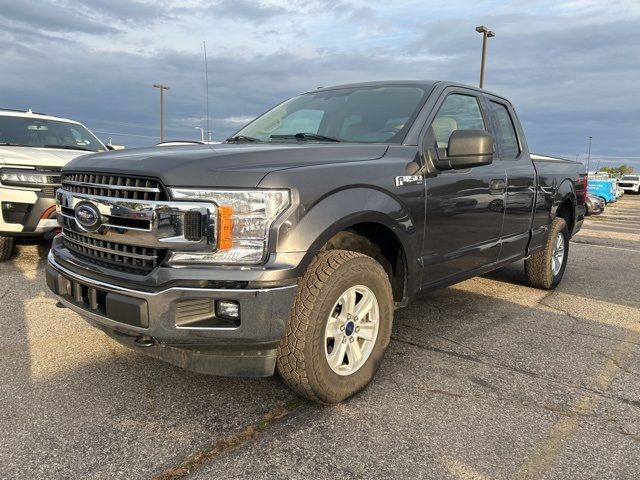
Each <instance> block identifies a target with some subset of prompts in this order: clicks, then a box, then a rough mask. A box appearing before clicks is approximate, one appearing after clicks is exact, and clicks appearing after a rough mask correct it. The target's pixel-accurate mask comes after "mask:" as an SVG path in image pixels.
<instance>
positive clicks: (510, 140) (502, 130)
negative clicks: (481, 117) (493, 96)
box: [489, 100, 520, 160]
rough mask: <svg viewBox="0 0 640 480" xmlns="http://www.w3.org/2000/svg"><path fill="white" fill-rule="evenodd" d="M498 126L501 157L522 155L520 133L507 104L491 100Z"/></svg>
mask: <svg viewBox="0 0 640 480" xmlns="http://www.w3.org/2000/svg"><path fill="white" fill-rule="evenodd" d="M489 108H490V110H491V114H492V115H493V118H494V121H495V127H496V148H497V150H498V154H499V155H500V158H502V159H504V160H514V159H516V158H517V157H518V155H520V144H519V142H518V134H517V133H516V128H515V126H514V124H513V119H512V118H511V114H510V113H509V110H508V109H507V107H506V105H503V104H501V103H498V102H495V101H493V100H489Z"/></svg>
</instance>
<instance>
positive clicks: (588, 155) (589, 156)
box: [587, 137, 593, 175]
mask: <svg viewBox="0 0 640 480" xmlns="http://www.w3.org/2000/svg"><path fill="white" fill-rule="evenodd" d="M592 138H593V137H589V153H588V154H587V175H589V164H590V163H591V139H592Z"/></svg>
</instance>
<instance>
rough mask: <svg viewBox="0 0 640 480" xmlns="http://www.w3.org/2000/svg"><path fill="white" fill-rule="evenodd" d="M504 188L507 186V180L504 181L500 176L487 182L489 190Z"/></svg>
mask: <svg viewBox="0 0 640 480" xmlns="http://www.w3.org/2000/svg"><path fill="white" fill-rule="evenodd" d="M506 188H507V182H505V181H504V180H502V179H501V178H498V179H494V180H491V181H490V182H489V189H490V190H504V189H506Z"/></svg>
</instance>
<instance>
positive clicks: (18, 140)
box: [0, 116, 104, 152]
mask: <svg viewBox="0 0 640 480" xmlns="http://www.w3.org/2000/svg"><path fill="white" fill-rule="evenodd" d="M2 145H5V146H7V145H8V146H17V147H42V148H63V149H68V150H86V151H90V152H100V151H104V147H103V146H102V144H101V143H100V142H99V141H98V139H97V138H96V137H95V136H94V135H93V134H92V133H91V132H90V131H89V130H87V129H86V128H85V127H83V126H82V125H79V124H77V123H70V122H63V121H57V120H42V119H39V118H25V117H12V116H0V146H2Z"/></svg>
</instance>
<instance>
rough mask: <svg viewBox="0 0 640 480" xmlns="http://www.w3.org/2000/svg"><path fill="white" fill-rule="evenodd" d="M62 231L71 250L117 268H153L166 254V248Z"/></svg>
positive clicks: (149, 269)
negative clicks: (142, 245)
mask: <svg viewBox="0 0 640 480" xmlns="http://www.w3.org/2000/svg"><path fill="white" fill-rule="evenodd" d="M62 233H63V237H62V241H63V243H64V245H65V246H66V247H67V248H68V249H69V250H71V251H72V252H74V253H76V254H78V255H81V256H83V257H87V258H89V259H91V260H93V261H97V262H103V263H107V264H109V265H116V266H118V268H121V269H124V270H127V271H134V272H136V273H140V272H149V271H151V270H153V269H154V268H155V267H157V266H158V265H159V264H160V263H161V262H162V260H163V259H164V257H165V255H166V250H160V249H156V248H149V247H137V246H133V245H127V244H124V243H117V242H111V241H106V240H99V239H97V238H92V237H89V236H87V235H82V234H80V233H76V232H73V231H71V230H68V229H66V228H65V229H63V230H62Z"/></svg>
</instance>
